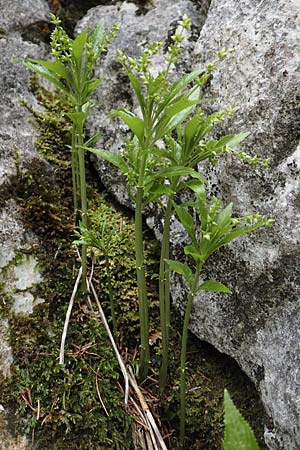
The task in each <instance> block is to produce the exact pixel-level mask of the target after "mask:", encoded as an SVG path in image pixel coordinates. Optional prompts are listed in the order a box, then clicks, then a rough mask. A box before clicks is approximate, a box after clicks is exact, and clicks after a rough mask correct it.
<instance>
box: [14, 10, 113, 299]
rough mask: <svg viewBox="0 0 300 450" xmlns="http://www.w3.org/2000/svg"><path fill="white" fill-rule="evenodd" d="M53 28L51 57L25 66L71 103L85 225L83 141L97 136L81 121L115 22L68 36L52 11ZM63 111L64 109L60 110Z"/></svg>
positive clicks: (76, 188)
mask: <svg viewBox="0 0 300 450" xmlns="http://www.w3.org/2000/svg"><path fill="white" fill-rule="evenodd" d="M51 22H52V24H53V25H54V29H53V31H52V33H51V41H50V43H51V53H52V56H53V60H52V61H42V60H36V59H28V60H26V61H23V64H24V65H25V67H27V68H28V69H29V70H31V71H32V72H35V73H37V74H38V75H40V76H42V77H44V78H46V79H47V80H48V81H50V82H51V83H52V84H53V85H54V86H55V88H57V89H58V90H59V91H60V92H61V93H62V94H63V95H64V96H65V97H66V99H67V100H68V102H69V103H70V104H71V105H72V106H71V112H67V113H66V112H65V113H66V115H67V116H68V117H69V118H70V119H71V121H72V123H73V128H72V141H71V142H70V147H71V161H72V182H73V199H74V210H75V213H76V211H77V209H78V197H79V198H80V209H81V221H82V223H83V225H84V226H85V227H87V196H86V176H85V150H84V148H83V144H84V143H85V144H86V145H92V144H94V142H95V141H96V140H97V137H98V136H94V137H93V138H92V139H90V140H89V141H88V142H85V134H84V125H85V121H86V119H87V117H88V114H89V112H90V110H91V108H92V107H94V105H93V102H92V100H91V95H92V93H93V92H94V91H95V90H96V89H97V87H98V86H99V84H100V82H101V79H98V78H94V75H93V74H94V68H95V64H96V62H97V60H98V58H99V57H100V55H101V54H102V53H103V52H105V51H106V47H107V45H108V44H109V43H110V41H111V40H112V39H113V38H114V37H115V35H116V33H117V31H118V26H117V25H115V26H114V27H113V28H112V30H111V32H110V33H109V34H106V33H105V31H104V22H103V21H101V22H100V23H99V24H98V25H97V26H96V27H95V28H94V29H93V30H92V31H90V32H89V31H87V30H83V31H82V32H81V33H80V34H79V35H78V36H77V37H76V39H71V38H70V37H69V36H68V35H67V33H66V32H65V30H64V29H63V28H62V26H61V21H60V19H59V18H58V17H56V16H54V15H53V14H52V15H51ZM62 113H64V112H62ZM81 258H82V280H83V290H84V291H85V290H86V273H87V258H86V246H83V247H82V254H81Z"/></svg>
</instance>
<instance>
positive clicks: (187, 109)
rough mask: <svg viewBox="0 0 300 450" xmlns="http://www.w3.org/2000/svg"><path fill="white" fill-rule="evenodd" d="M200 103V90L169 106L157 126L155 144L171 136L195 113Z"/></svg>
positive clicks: (181, 97) (187, 93)
mask: <svg viewBox="0 0 300 450" xmlns="http://www.w3.org/2000/svg"><path fill="white" fill-rule="evenodd" d="M198 102H199V89H192V90H190V91H188V92H186V93H185V94H183V95H181V96H180V97H179V98H177V99H175V101H174V102H173V103H172V104H171V105H170V106H168V107H167V108H166V109H165V111H164V114H163V116H162V117H160V118H159V121H158V123H157V125H156V126H155V129H154V130H155V142H156V141H158V140H159V139H161V138H162V137H163V136H165V135H167V134H170V133H171V132H172V131H173V130H174V129H175V128H177V127H178V125H180V124H181V123H182V122H184V121H185V119H186V118H187V117H188V116H189V115H190V114H191V113H192V112H193V110H194V108H195V106H196V105H197V103H198Z"/></svg>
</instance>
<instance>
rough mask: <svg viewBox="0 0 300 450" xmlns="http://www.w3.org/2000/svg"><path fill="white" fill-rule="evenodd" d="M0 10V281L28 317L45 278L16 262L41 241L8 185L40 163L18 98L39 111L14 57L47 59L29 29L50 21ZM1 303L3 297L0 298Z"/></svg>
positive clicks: (23, 10) (33, 12)
mask: <svg viewBox="0 0 300 450" xmlns="http://www.w3.org/2000/svg"><path fill="white" fill-rule="evenodd" d="M0 11H1V15H0V51H1V59H0V95H1V104H0V193H1V200H0V281H1V282H2V283H4V290H6V291H7V293H8V294H11V291H12V290H13V291H14V293H13V295H12V297H13V301H14V304H13V311H14V312H15V313H20V312H21V313H30V312H32V308H33V306H34V304H36V303H38V302H40V301H42V299H36V298H35V297H34V295H33V294H32V293H31V292H30V289H31V287H32V286H34V284H35V283H38V282H40V281H41V276H40V274H39V272H38V270H37V268H36V261H34V260H33V258H31V257H29V259H28V260H27V262H26V261H25V260H24V261H22V262H21V263H20V262H19V264H17V265H15V264H14V258H15V256H16V255H17V252H19V251H20V250H21V251H22V249H23V250H25V249H26V250H28V249H30V248H31V247H32V245H33V244H35V243H37V238H36V237H35V236H34V234H33V233H32V232H28V230H26V225H25V224H24V223H23V222H22V215H21V211H20V209H19V207H18V205H17V203H16V202H15V200H14V199H13V198H11V194H10V192H11V191H10V184H11V183H13V182H15V181H16V178H17V177H18V174H20V171H26V167H28V166H30V164H31V162H33V161H34V160H37V159H39V155H38V154H37V150H36V148H35V146H34V141H35V140H36V138H37V136H38V134H37V131H36V129H35V128H34V126H33V125H32V124H31V123H30V120H31V119H32V118H31V116H30V113H29V112H28V111H27V110H26V108H24V107H22V106H21V104H20V100H21V99H25V100H27V101H28V102H29V104H31V105H32V106H33V107H34V108H35V109H39V108H38V105H37V104H36V99H35V97H34V96H33V94H32V93H31V91H30V83H29V74H28V72H27V70H26V69H25V68H24V67H23V66H22V65H21V63H20V62H17V61H15V59H14V58H19V59H21V60H22V59H25V58H28V57H32V58H44V57H45V46H44V45H43V44H40V45H36V44H35V43H34V42H31V36H32V33H31V31H30V30H31V29H34V27H35V26H36V24H39V23H43V22H46V21H48V19H49V8H48V4H47V1H46V0H38V1H31V0H27V1H20V0H13V1H4V0H0ZM28 30H29V31H28ZM33 40H34V39H33ZM12 192H13V190H12ZM0 301H1V302H4V301H5V299H4V298H0ZM8 327H9V324H8V321H7V319H3V320H1V321H0V370H1V371H2V373H3V375H4V376H8V375H9V373H10V365H11V363H12V361H13V357H12V352H11V349H10V346H9V341H8ZM0 409H1V411H0V434H1V443H0V448H1V449H2V448H3V449H5V450H6V449H9V450H23V449H25V448H26V444H27V442H26V439H25V438H23V437H21V436H17V437H16V436H12V435H11V434H10V433H9V432H8V431H7V422H8V421H9V418H8V416H7V415H6V411H4V410H3V408H2V407H1V408H0Z"/></svg>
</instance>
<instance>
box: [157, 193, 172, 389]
mask: <svg viewBox="0 0 300 450" xmlns="http://www.w3.org/2000/svg"><path fill="white" fill-rule="evenodd" d="M172 202H173V196H171V197H170V198H169V199H168V204H167V207H166V212H165V217H164V231H163V238H162V245H161V253H160V266H159V308H160V323H161V332H162V362H161V367H160V372H159V388H160V392H161V394H162V393H163V391H164V389H165V387H166V384H167V378H168V357H169V334H170V275H169V271H168V267H167V265H166V263H165V260H166V259H168V258H169V253H170V220H171V212H172Z"/></svg>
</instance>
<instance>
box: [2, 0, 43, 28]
mask: <svg viewBox="0 0 300 450" xmlns="http://www.w3.org/2000/svg"><path fill="white" fill-rule="evenodd" d="M0 11H1V15H0V31H1V32H3V31H5V32H9V31H16V30H18V31H20V32H24V30H26V29H27V27H32V26H33V25H34V24H37V23H38V22H41V21H45V22H47V21H48V20H49V6H48V2H47V1H46V0H24V1H20V0H0Z"/></svg>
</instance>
